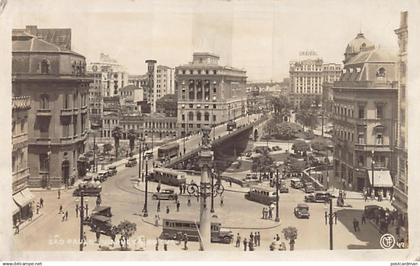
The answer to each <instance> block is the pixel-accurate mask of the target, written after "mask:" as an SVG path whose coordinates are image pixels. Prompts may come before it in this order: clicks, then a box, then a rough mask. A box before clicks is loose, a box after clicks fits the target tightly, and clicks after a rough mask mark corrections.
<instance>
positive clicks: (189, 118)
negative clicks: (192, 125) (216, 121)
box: [188, 112, 194, 121]
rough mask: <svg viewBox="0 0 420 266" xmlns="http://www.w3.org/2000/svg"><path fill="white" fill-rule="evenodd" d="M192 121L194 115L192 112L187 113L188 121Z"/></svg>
mask: <svg viewBox="0 0 420 266" xmlns="http://www.w3.org/2000/svg"><path fill="white" fill-rule="evenodd" d="M193 119H194V113H193V112H189V113H188V120H190V121H192V120H193Z"/></svg>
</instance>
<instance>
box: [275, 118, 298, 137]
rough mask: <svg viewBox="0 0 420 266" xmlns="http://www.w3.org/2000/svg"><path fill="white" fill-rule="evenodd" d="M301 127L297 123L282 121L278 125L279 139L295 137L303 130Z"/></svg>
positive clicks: (277, 135)
mask: <svg viewBox="0 0 420 266" xmlns="http://www.w3.org/2000/svg"><path fill="white" fill-rule="evenodd" d="M301 130H302V129H301V127H300V126H299V125H297V124H295V123H288V122H282V123H280V124H278V125H277V127H276V138H277V139H286V140H289V139H293V138H296V135H297V134H298V133H299V131H301Z"/></svg>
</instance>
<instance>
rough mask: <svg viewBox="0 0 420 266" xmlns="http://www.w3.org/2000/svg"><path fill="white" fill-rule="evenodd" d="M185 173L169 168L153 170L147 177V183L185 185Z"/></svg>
mask: <svg viewBox="0 0 420 266" xmlns="http://www.w3.org/2000/svg"><path fill="white" fill-rule="evenodd" d="M186 180H187V179H186V178H185V173H183V172H179V171H176V170H173V169H169V168H155V169H153V172H152V173H151V174H150V176H149V181H152V182H160V183H162V184H165V185H169V186H179V185H181V184H185V183H186Z"/></svg>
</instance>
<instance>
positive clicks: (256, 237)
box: [254, 232, 258, 247]
mask: <svg viewBox="0 0 420 266" xmlns="http://www.w3.org/2000/svg"><path fill="white" fill-rule="evenodd" d="M257 244H258V233H257V232H255V235H254V247H256V246H257Z"/></svg>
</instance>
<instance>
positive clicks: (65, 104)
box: [63, 94, 70, 109]
mask: <svg viewBox="0 0 420 266" xmlns="http://www.w3.org/2000/svg"><path fill="white" fill-rule="evenodd" d="M63 97H64V102H63V105H64V109H69V108H70V103H69V95H68V94H64V95H63Z"/></svg>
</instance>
